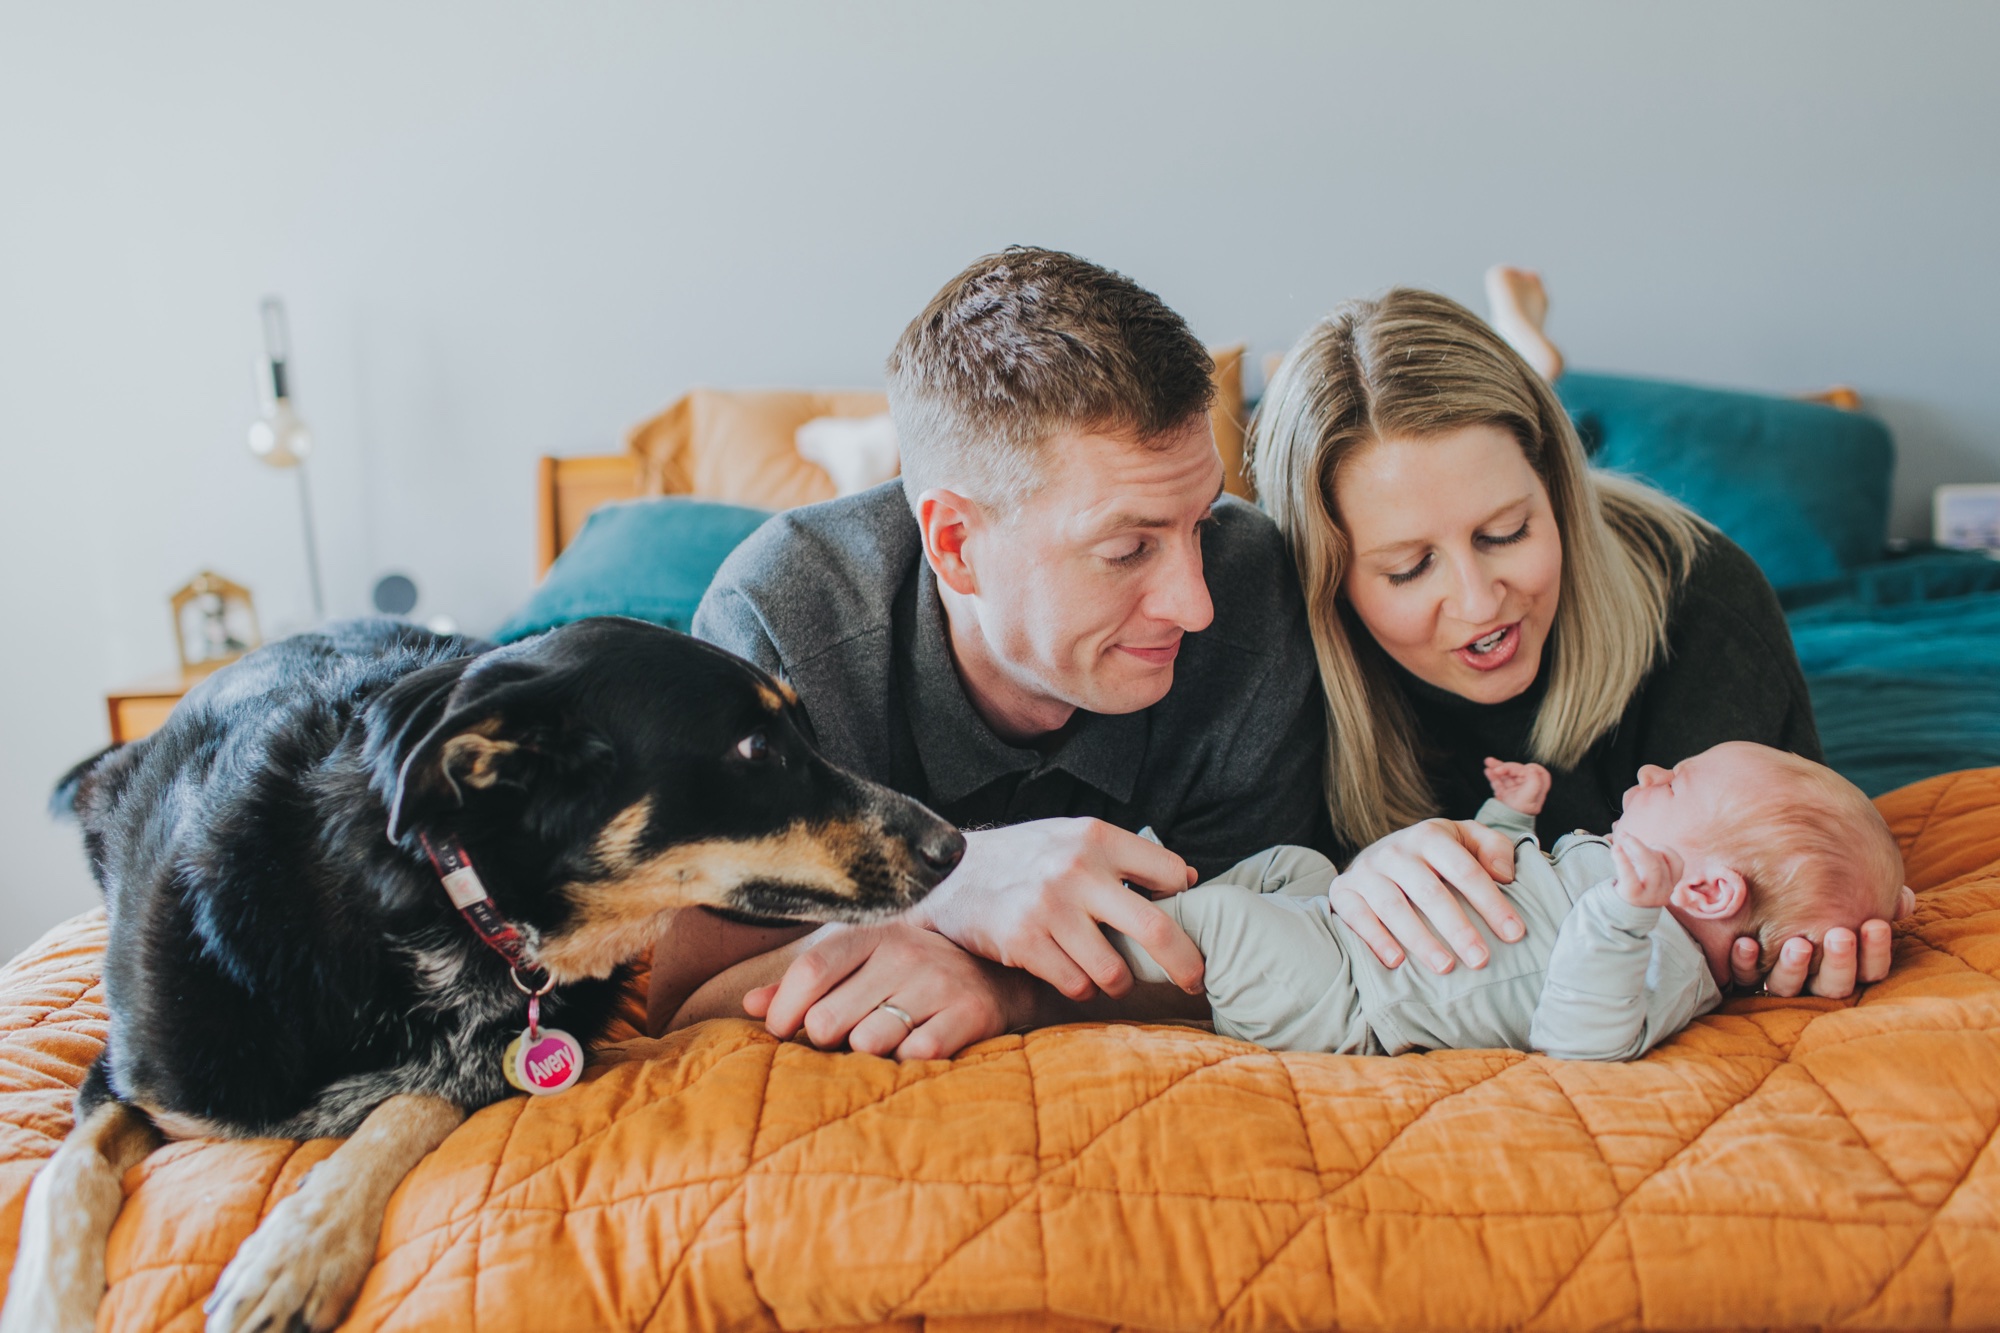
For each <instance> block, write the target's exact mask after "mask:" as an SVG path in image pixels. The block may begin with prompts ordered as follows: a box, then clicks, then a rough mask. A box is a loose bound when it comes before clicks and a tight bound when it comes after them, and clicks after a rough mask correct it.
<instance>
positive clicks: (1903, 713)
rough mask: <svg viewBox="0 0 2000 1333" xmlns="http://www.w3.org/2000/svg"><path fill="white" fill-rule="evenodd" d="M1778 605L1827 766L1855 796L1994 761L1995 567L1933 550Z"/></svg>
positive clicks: (1999, 759)
mask: <svg viewBox="0 0 2000 1333" xmlns="http://www.w3.org/2000/svg"><path fill="white" fill-rule="evenodd" d="M1784 600H1785V603H1786V608H1787V618H1788V619H1789V620H1790V622H1791V626H1792V641H1793V643H1794V644H1795V645H1796V646H1797V648H1798V653H1799V664H1800V665H1801V666H1803V667H1804V668H1805V673H1806V682H1807V684H1808V685H1809V686H1810V688H1811V690H1812V696H1813V712H1814V715H1815V716H1816V717H1817V719H1818V721H1819V734H1820V740H1821V741H1822V742H1823V743H1824V744H1825V746H1826V758H1827V762H1828V763H1829V764H1831V765H1833V767H1834V768H1836V769H1838V770H1839V771H1840V772H1841V773H1844V774H1845V775H1846V776H1847V777H1848V778H1849V779H1850V780H1852V781H1853V782H1854V783H1855V784H1856V785H1858V786H1859V787H1860V788H1861V789H1862V790H1863V791H1866V792H1867V793H1868V794H1869V795H1871V796H1874V795H1879V794H1881V793H1882V792H1885V791H1890V790H1893V789H1894V788H1896V787H1900V786H1902V785H1904V784H1905V783H1909V782H1915V781H1916V780H1918V779H1919V778H1925V777H1929V776H1930V775H1932V774H1934V773H1943V772H1949V771H1950V770H1952V769H1958V768H1977V767H1984V766H1987V765H1995V764H2000V562H1995V561H1992V560H1988V559H1985V558H1983V557H1980V556H1967V555H1960V554H1956V553H1950V552H1931V553H1926V554H1922V555H1917V556H1910V557H1906V558H1903V559H1899V560H1889V561H1884V562H1883V563H1881V564H1879V565H1871V566H1868V567H1866V568H1864V569H1861V570H1859V571H1857V572H1855V573H1854V574H1852V575H1849V576H1848V577H1846V578H1844V579H1838V580H1834V581H1832V582H1829V583H1823V584H1815V585H1813V586H1810V587H1805V588H1795V589H1789V590H1787V591H1786V593H1785V594H1784Z"/></svg>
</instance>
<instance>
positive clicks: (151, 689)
mask: <svg viewBox="0 0 2000 1333" xmlns="http://www.w3.org/2000/svg"><path fill="white" fill-rule="evenodd" d="M201 679H202V678H201V677H200V676H183V675H182V674H181V673H179V672H178V671H175V672H170V673H169V674H167V675H164V676H149V677H147V678H146V679H145V680H142V681H137V682H135V683H133V684H131V685H127V686H125V687H124V688H123V689H116V690H107V691H105V694H104V707H105V710H106V711H107V712H108V713H109V714H110V715H111V743H112V744H113V745H123V744H124V743H125V742H126V741H136V740H138V739H139V738H140V737H141V736H150V735H151V734H152V733H154V732H156V731H158V730H159V729H160V724H161V723H163V722H165V721H166V720H167V714H168V713H171V712H173V711H174V705H175V704H177V703H179V702H180V701H181V696H182V695H184V694H186V693H187V692H188V691H189V690H191V689H193V688H194V687H195V686H196V685H198V684H200V683H201Z"/></svg>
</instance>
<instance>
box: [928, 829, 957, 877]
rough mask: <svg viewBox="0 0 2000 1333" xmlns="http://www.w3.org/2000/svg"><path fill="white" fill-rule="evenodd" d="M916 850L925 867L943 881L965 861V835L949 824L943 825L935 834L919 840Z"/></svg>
mask: <svg viewBox="0 0 2000 1333" xmlns="http://www.w3.org/2000/svg"><path fill="white" fill-rule="evenodd" d="M916 848H917V855H918V856H919V857H921V858H923V863H924V865H925V866H926V867H927V868H928V869H930V870H931V871H933V872H934V873H935V874H936V875H937V877H938V878H939V879H943V878H944V877H945V876H946V875H949V874H950V873H951V872H952V871H954V870H956V869H958V863H959V862H960V861H962V860H964V859H965V835H964V834H962V833H960V832H959V831H958V830H957V829H955V828H953V827H952V826H951V825H949V824H941V825H939V826H938V828H937V829H935V830H934V831H933V832H931V833H929V834H926V835H925V836H924V837H921V838H919V839H917V844H916Z"/></svg>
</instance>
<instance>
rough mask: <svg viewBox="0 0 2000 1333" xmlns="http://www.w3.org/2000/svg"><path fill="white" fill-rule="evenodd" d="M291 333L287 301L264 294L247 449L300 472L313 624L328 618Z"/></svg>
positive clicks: (308, 448)
mask: <svg viewBox="0 0 2000 1333" xmlns="http://www.w3.org/2000/svg"><path fill="white" fill-rule="evenodd" d="M291 356H292V340H291V332H290V330H289V329H288V328H287V327H286V325H285V303H284V302H283V301H281V300H280V299H278V298H277V297H275V296H267V297H265V298H264V356H263V359H262V360H260V361H259V362H258V363H257V399H258V409H259V415H258V417H257V420H256V421H255V422H253V423H252V424H251V426H250V452H251V453H253V454H255V455H257V457H259V458H261V459H263V460H264V461H265V462H266V463H269V464H270V465H271V466H272V467H280V468H291V469H293V470H294V471H296V472H297V473H298V477H299V517H300V520H301V522H302V523H303V525H304V527H305V538H306V576H307V578H308V579H310V580H311V582H312V607H313V623H314V624H319V623H320V622H322V621H324V620H325V619H326V595H325V593H324V592H323V591H322V590H321V587H320V580H319V539H318V537H317V536H316V535H315V533H314V530H313V508H312V488H311V487H310V486H309V485H308V484H307V482H306V456H307V455H308V454H310V453H312V433H311V432H310V431H308V430H307V429H306V423H305V422H303V421H301V420H299V414H298V413H297V412H295V411H294V410H293V409H292V395H291V381H290V377H289V376H288V374H287V373H286V368H287V366H288V365H289V363H290V361H291Z"/></svg>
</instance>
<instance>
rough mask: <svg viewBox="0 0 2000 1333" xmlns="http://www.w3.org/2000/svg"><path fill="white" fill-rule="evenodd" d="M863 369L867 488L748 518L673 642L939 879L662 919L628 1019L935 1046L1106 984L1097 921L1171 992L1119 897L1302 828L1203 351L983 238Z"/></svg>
mask: <svg viewBox="0 0 2000 1333" xmlns="http://www.w3.org/2000/svg"><path fill="white" fill-rule="evenodd" d="M888 370H889V403H890V410H891V412H892V413H893V415H894V417H895V421H896V428H897V434H898V438H899V441H900V444H901V448H902V455H903V475H902V478H901V481H900V483H890V484H888V485H886V486H882V487H878V488H877V489H875V490H872V491H868V492H865V493H863V494H861V495H857V496H852V497H849V498H846V499H842V500H835V501H832V502H830V503H827V504H822V505H814V506H811V507H809V508H806V509H802V510H796V511H793V512H792V513H789V514H786V515H783V516H781V517H779V518H777V519H774V520H772V521H771V522H770V523H768V524H766V525H765V526H764V527H763V528H762V529H760V530H759V531H758V533H757V534H756V535H754V536H753V537H752V538H751V539H750V540H749V541H747V542H746V543H744V545H743V546H742V547H741V548H740V549H739V550H738V551H737V552H736V553H735V554H734V555H733V556H731V557H730V559H729V561H728V562H727V563H726V564H725V565H724V566H723V567H722V570H721V572H720V573H719V574H718V575H717V577H716V580H715V583H714V585H713V587H712V588H711V589H710V590H709V593H708V595H707V597H706V598H704V600H703V602H702V604H701V608H700V610H699V611H698V612H697V613H696V616H695V621H694V629H695V632H696V633H697V634H699V635H701V636H702V637H704V638H707V639H709V640H711V641H712V642H714V643H717V644H719V645H721V646H722V647H725V648H728V649H730V650H731V651H733V652H736V653H739V654H741V655H742V656H744V657H746V658H748V659H750V660H751V661H753V662H755V663H757V664H758V665H759V666H761V667H763V668H764V669H765V670H767V671H770V672H772V673H773V674H776V675H781V676H783V677H784V678H786V679H787V680H789V681H790V682H791V684H792V686H793V687H794V688H795V689H796V690H797V691H798V694H799V699H800V704H801V707H802V708H803V710H804V712H805V714H806V716H807V719H808V721H809V723H810V725H811V727H812V729H813V732H814V733H815V736H816V739H817V740H818V743H819V744H820V746H821V748H822V749H823V750H824V751H825V752H826V754H827V755H828V757H830V758H832V759H833V760H834V761H836V762H838V763H841V764H844V765H846V766H848V767H850V768H852V769H854V770H855V771H857V772H859V773H861V774H863V775H865V776H867V777H869V778H871V779H874V780H875V781H878V782H881V783H883V784H885V785H887V786H890V787H893V788H895V789H896V790H898V791H902V792H905V793H907V794H909V795H911V796H914V797H916V798H917V799H919V800H922V801H924V802H926V803H927V804H929V805H930V806H931V807H932V808H933V809H935V810H936V811H937V812H938V813H939V814H941V815H943V816H944V817H945V818H947V819H950V820H952V821H953V822H954V823H956V824H958V825H959V826H960V827H961V828H965V829H967V830H968V834H967V844H968V847H967V852H966V856H965V860H964V862H963V863H962V864H961V865H960V867H959V868H958V869H957V870H956V871H955V872H954V873H953V874H952V875H951V876H950V877H949V878H948V879H947V880H946V881H945V882H944V883H943V884H942V885H940V886H939V887H938V888H937V889H936V890H935V891H934V892H933V893H932V895H931V897H930V898H929V899H928V900H927V901H926V902H925V903H924V904H923V905H922V906H921V907H920V908H919V909H918V910H917V911H916V912H914V913H912V914H911V916H910V917H909V918H906V919H904V920H902V921H897V922H893V923H889V924H887V925H884V926H878V927H868V928H850V927H827V928H824V929H822V930H820V931H818V932H816V933H814V934H813V935H811V936H809V937H806V938H804V939H800V938H798V935H799V932H798V931H797V930H795V929H788V928H781V929H766V928H757V927H750V926H744V925H739V924H735V923H730V922H725V921H722V920H720V919H718V918H715V917H712V916H707V915H705V914H698V913H683V914H682V915H681V916H680V917H679V918H678V919H677V920H676V921H675V922H674V924H673V925H672V926H670V927H669V929H668V930H667V932H666V933H665V934H664V935H663V936H662V938H661V941H660V944H659V946H658V948H657V949H656V950H655V957H654V991H653V1004H652V1016H653V1022H654V1026H655V1027H656V1028H659V1027H665V1026H668V1025H669V1024H677V1023H685V1022H691V1021H693V1020H695V1019H696V1018H701V1017H709V1016H716V1015H720V1014H729V1013H739V1014H740V1013H742V1012H744V1011H745V1010H746V1009H747V1010H748V1011H749V1012H751V1013H752V1014H755V1015H759V1016H763V1017H765V1019H766V1022H767V1024H768V1025H769V1027H770V1029H771V1030H772V1031H773V1032H774V1033H776V1034H777V1035H779V1036H790V1035H792V1034H793V1033H795V1032H797V1031H800V1030H801V1029H803V1031H804V1032H805V1033H806V1034H807V1036H808V1037H810V1038H811V1039H812V1040H813V1041H814V1042H815V1043H817V1044H819V1045H821V1046H835V1045H839V1044H840V1043H842V1042H843V1041H844V1042H846V1043H847V1044H848V1045H850V1046H851V1047H853V1048H854V1049H856V1050H864V1051H871V1052H875V1053H877V1054H884V1055H887V1054H892V1053H893V1054H895V1055H897V1056H898V1057H899V1058H932V1057H938V1056H946V1055H950V1054H952V1053H954V1052H956V1051H957V1050H959V1049H961V1048H962V1047H964V1046H965V1045H967V1044H969V1043H970V1042H973V1041H977V1040H980V1039H982V1038H985V1037H989V1036H993V1035H996V1034H998V1033H1000V1032H1003V1031H1006V1030H1008V1029H1009V1028H1012V1027H1016V1026H1020V1025H1022V1024H1024V1023H1029V1022H1035V1021H1045V1020H1048V1019H1052V1018H1058V1017H1064V1016H1069V1015H1071V1014H1074V1013H1079V1012H1081V1011H1079V1010H1076V1009H1074V1007H1073V1006H1074V1005H1075V1004H1077V1003H1080V1002H1083V1001H1086V1000H1090V999H1092V998H1093V997H1097V996H1100V995H1101V996H1107V997H1112V998H1113V999H1116V998H1117V997H1121V996H1125V995H1127V993H1128V992H1129V991H1130V990H1131V987H1132V978H1131V975H1130V973H1129V972H1128V971H1127V969H1126V967H1125V964H1124V962H1123V961H1122V960H1121V959H1120V958H1119V956H1118V954H1117V952H1116V951H1115V950H1114V949H1113V948H1112V947H1111V945H1110V944H1109V943H1108V942H1107V941H1106V940H1105V938H1104V935H1103V932H1102V930H1101V928H1100V923H1102V925H1109V926H1112V927H1115V928H1116V929H1118V930H1120V931H1123V932H1125V933H1126V934H1128V935H1131V936H1133V937H1134V938H1136V939H1138V940H1139V941H1140V942H1141V943H1142V944H1143V945H1144V946H1145V947H1146V949H1147V951H1148V952H1149V953H1151V954H1152V955H1153V956H1154V957H1155V958H1157V959H1158V960H1159V961H1160V963H1161V964H1162V965H1163V966H1164V967H1165V969H1166V970H1167V972H1168V973H1169V975H1170V976H1171V977H1172V978H1173V980H1174V981H1175V982H1176V983H1177V984H1178V985H1179V986H1180V987H1181V988H1182V989H1183V990H1185V991H1187V992H1189V993H1190V994H1191V995H1194V996H1199V994H1200V989H1201V988H1200V980H1201V958H1200V955H1199V953H1198V952H1197V951H1196V950H1195V948H1194V946H1193V944H1192V943H1191V942H1190V941H1189V940H1188V938H1187V936H1186V935H1185V934H1184V933H1183V932H1182V931H1181V930H1180V929H1179V927H1178V926H1175V925H1174V924H1173V923H1172V922H1171V921H1170V920H1169V919H1168V918H1167V917H1166V915H1165V914H1164V913H1162V912H1160V911H1159V910H1158V909H1157V908H1155V907H1154V906H1153V905H1152V904H1151V902H1150V901H1149V900H1148V899H1147V897H1146V896H1144V894H1143V893H1141V892H1140V891H1139V890H1145V891H1148V892H1150V893H1153V894H1168V893H1176V892H1179V891H1181V890H1183V889H1185V888H1187V887H1188V886H1189V885H1190V884H1192V883H1194V882H1195V880H1196V878H1197V877H1198V876H1201V877H1205V876H1208V875H1212V874H1216V873H1218V872H1220V871H1222V870H1224V869H1226V868H1227V867H1229V866H1230V865H1232V864H1234V863H1235V862H1236V861H1238V860H1240V859H1242V858H1243V857H1245V856H1248V855H1250V854H1252V853H1254V852H1257V851H1260V850H1262V849H1263V848H1266V847H1269V846H1272V845H1274V844H1277V843H1306V844H1320V845H1323V844H1324V842H1325V838H1324V836H1323V835H1322V829H1323V827H1324V825H1323V816H1322V814H1321V803H1320V779H1321V769H1322V760H1323V744H1324V742H1323V739H1322V737H1323V735H1324V731H1325V727H1324V723H1323V720H1322V702H1321V699H1320V695H1319V686H1318V681H1317V674H1316V671H1315V668H1314V661H1313V655H1312V646H1311V642H1310V639H1309V637H1308V634H1307V631H1306V626H1305V620H1304V616H1303V609H1302V606H1301V602H1300V595H1299V593H1298V590H1297V578H1296V575H1295V574H1294V572H1293V570H1292V567H1291V562H1290V560H1289V558H1288V556H1287V555H1286V552H1285V550H1284V548H1283V545H1282V543H1281V541H1280V539H1279V537H1278V534H1277V531H1276V530H1275V528H1274V527H1273V526H1272V524H1271V523H1270V521H1269V520H1268V519H1266V518H1265V517H1264V516H1263V515H1262V514H1260V513H1259V512H1258V511H1257V510H1255V509H1254V508H1252V507H1251V506H1249V505H1246V504H1243V503H1241V502H1240V501H1236V500H1234V499H1230V498H1226V497H1224V496H1223V494H1222V482H1223V470H1222V464H1221V461H1220V459H1219V457H1218V456H1217V454H1216V450H1215V442H1214V438H1213V436H1212V434H1211V432H1210V429H1209V419H1208V409H1209V404H1210V400H1211V398H1212V396H1213V392H1214V390H1213V386H1212V384H1211V382H1210V378H1209V376H1210V370H1211V365H1210V361H1209V357H1208V354H1207V352H1206V351H1205V350H1204V349H1203V348H1202V346H1201V344H1200V342H1199V341H1197V340H1196V338H1195V337H1194V335H1193V334H1192V333H1191V332H1190V331H1189V330H1188V328H1187V325H1186V324H1185V323H1184V322H1183V321H1182V320H1181V319H1180V317H1179V316H1177V315H1175V314H1174V313H1173V312H1172V311H1171V310H1169V309H1167V308H1166V306H1165V305H1163V304H1162V303H1161V302H1160V301H1159V299H1158V298H1157V297H1155V296H1154V295H1152V293H1150V292H1147V291H1145V290H1143V289H1142V288H1140V287H1138V286H1137V285H1136V284H1134V283H1132V282H1131V281H1130V280H1129V279H1127V278H1124V277H1122V276H1120V275H1119V274H1116V273H1112V272H1110V271H1108V270H1106V269H1103V268H1100V267H1098V266H1096V265H1094V264H1091V263H1088V262H1086V261H1084V260H1081V259H1078V258H1076V257H1074V256H1072V255H1066V254H1060V253H1056V252H1053V251H1047V250H1035V249H1025V248H1014V249H1010V250H1007V251H1005V252H1003V253H1001V254H997V255H989V256H987V257H986V258H984V259H981V260H979V261H978V262H976V263H975V264H973V265H972V266H971V267H970V268H968V269H967V270H966V271H965V272H963V273H961V274H960V275H958V277H956V278H954V279H952V281H951V282H950V283H948V284H946V286H945V287H944V289H943V290H942V291H940V292H939V293H938V294H937V296H936V297H935V298H934V299H933V300H932V301H931V303H930V305H929V307H928V308H926V309H925V310H924V312H923V313H922V314H921V315H919V316H918V317H917V319H916V320H915V321H914V322H913V323H911V325H910V326H909V328H908V329H907V330H905V332H904V334H903V336H902V339H901V340H900V341H899V342H898V344H897V346H896V349H895V351H894V352H893V353H892V354H891V356H890V358H889V365H888ZM1142 828H1151V829H1152V830H1154V832H1155V833H1156V834H1157V836H1158V837H1159V839H1160V840H1161V842H1160V844H1156V843H1153V842H1150V841H1147V840H1146V839H1143V838H1141V837H1139V836H1137V830H1139V829H1142ZM1161 844H1163V845H1161ZM732 960H747V961H742V962H741V963H740V965H738V966H734V967H730V968H729V969H728V970H727V971H725V972H723V973H722V975H720V976H716V977H714V978H712V979H711V978H709V977H708V976H707V973H709V972H712V971H714V970H715V968H716V965H717V964H718V962H722V963H727V962H730V961H732ZM1010 969H1020V970H1019V971H1014V970H1010ZM1028 974H1031V975H1032V977H1034V978H1040V979H1041V982H1045V983H1047V987H1053V988H1054V992H1059V993H1060V995H1061V996H1062V997H1067V999H1068V1001H1070V1002H1071V1005H1072V1007H1070V1008H1065V1007H1064V1005H1063V1004H1062V1001H1061V1000H1059V999H1058V997H1057V995H1056V994H1054V993H1052V992H1051V991H1049V990H1048V989H1047V987H1044V986H1042V985H1040V984H1038V983H1036V982H1034V981H1032V980H1031V979H1030V976H1029V975H1028ZM1152 1003H1153V1005H1154V1006H1155V1007H1153V1008H1151V1009H1150V1010H1149V1012H1155V1013H1158V1012H1163V1010H1161V1009H1160V1008H1158V1007H1157V1005H1158V997H1154V998H1153V1001H1152ZM1178 1009H1184V1010H1185V1012H1187V1013H1189V1014H1192V1015H1196V1016H1199V1015H1203V1014H1205V1012H1206V1009H1205V1006H1204V1005H1203V1004H1202V1003H1201V1002H1200V1000H1199V999H1193V1000H1189V1001H1188V1002H1187V1003H1186V1005H1185V1006H1179V1007H1178ZM1178 1009H1177V1008H1175V1007H1171V1006H1170V1008H1169V1010H1168V1011H1178ZM1094 1012H1119V1010H1117V1009H1115V1008H1111V1009H1107V1008H1106V1007H1105V1006H1103V1005H1100V1006H1098V1008H1097V1009H1096V1010H1094ZM1124 1012H1135V1013H1136V1012H1141V1011H1140V1010H1137V1009H1133V1008H1130V1007H1128V1008H1127V1009H1126V1010H1124Z"/></svg>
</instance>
